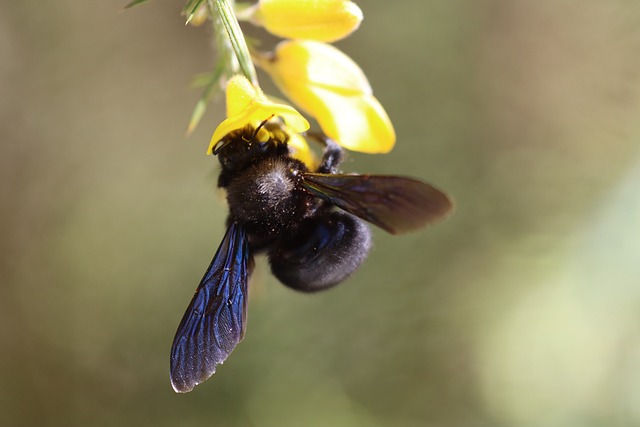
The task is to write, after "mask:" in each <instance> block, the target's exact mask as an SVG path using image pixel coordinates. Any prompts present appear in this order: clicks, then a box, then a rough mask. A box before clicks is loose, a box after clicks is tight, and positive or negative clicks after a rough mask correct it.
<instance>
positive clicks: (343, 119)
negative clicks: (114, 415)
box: [293, 87, 396, 154]
mask: <svg viewBox="0 0 640 427" xmlns="http://www.w3.org/2000/svg"><path fill="white" fill-rule="evenodd" d="M293 89H294V90H295V88H293ZM307 89H308V88H307ZM296 92H297V93H298V94H302V93H304V96H303V97H299V101H300V102H299V104H298V105H299V106H300V108H302V109H303V110H306V111H309V112H310V113H311V114H312V115H313V116H314V117H315V118H316V120H317V121H318V124H319V125H320V127H321V128H322V131H323V132H324V133H325V134H326V135H327V136H328V137H329V138H331V139H333V140H335V141H336V142H338V144H340V145H341V146H343V147H344V148H347V149H349V150H352V151H359V152H361V153H369V154H376V153H388V152H389V151H391V149H392V148H393V146H394V144H395V140H396V134H395V131H394V129H393V125H392V124H391V120H389V116H387V113H386V112H385V110H384V108H382V105H380V103H379V102H378V100H377V99H376V98H375V97H374V96H373V95H354V96H344V95H342V94H337V93H335V92H333V91H330V90H326V89H324V88H320V87H316V88H313V90H311V91H309V90H304V88H299V90H297V91H296Z"/></svg>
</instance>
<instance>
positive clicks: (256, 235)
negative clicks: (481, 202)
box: [171, 119, 452, 393]
mask: <svg viewBox="0 0 640 427" xmlns="http://www.w3.org/2000/svg"><path fill="white" fill-rule="evenodd" d="M261 128H264V129H262V135H268V138H265V137H263V138H262V139H267V140H266V141H260V140H259V138H258V135H259V131H260V130H261ZM265 130H266V131H267V132H264V131H265ZM307 137H309V138H311V139H314V140H316V141H317V142H320V143H321V144H323V145H324V154H323V156H322V160H321V162H320V166H319V167H318V168H317V169H316V170H313V171H310V170H309V169H308V167H307V165H305V163H303V162H301V161H299V160H297V159H295V158H293V157H292V156H291V155H290V151H289V150H290V149H289V147H288V145H287V141H288V136H287V133H286V132H285V131H284V130H283V128H282V123H281V122H278V121H277V120H275V119H273V120H266V121H265V122H263V123H262V124H261V125H260V126H259V127H258V128H255V129H254V128H253V127H251V126H249V125H248V126H246V127H245V128H243V129H240V130H237V131H234V132H231V133H230V134H228V135H227V136H226V137H224V138H223V139H222V140H221V141H219V142H218V144H217V145H216V147H215V150H214V154H216V155H217V156H218V159H219V161H220V164H221V172H220V177H219V180H218V186H219V187H221V188H223V189H225V190H226V193H227V200H228V203H229V210H230V212H229V217H228V220H227V225H228V228H227V232H226V234H225V236H224V238H223V239H222V243H221V244H220V247H219V248H218V251H217V252H216V254H215V255H214V257H213V260H212V261H211V265H209V268H207V271H206V273H205V274H204V277H203V278H202V281H201V282H200V285H199V286H198V288H197V290H196V293H195V295H194V297H193V299H192V300H191V303H190V304H189V307H188V308H187V311H186V313H185V314H184V317H183V318H182V321H181V322H180V326H179V327H178V331H177V332H176V336H175V338H174V340H173V346H172V348H171V384H172V385H173V388H174V390H175V391H176V392H180V393H184V392H188V391H191V390H192V389H193V388H194V387H195V386H196V385H198V384H200V383H202V382H203V381H205V380H206V379H207V378H209V377H210V376H211V375H212V374H213V373H214V372H215V369H216V365H218V364H221V363H222V362H224V360H225V359H226V358H227V356H229V354H230V353H231V351H232V350H233V349H234V347H235V346H236V345H237V344H238V343H239V342H240V341H241V340H242V338H243V337H244V333H245V326H246V317H247V282H248V279H249V276H250V275H251V271H252V269H253V255H255V254H257V253H260V252H264V253H266V254H267V256H268V259H269V263H270V265H271V271H272V272H273V274H274V276H275V277H276V278H278V280H279V281H280V282H282V283H283V284H284V285H286V286H288V287H290V288H292V289H295V290H298V291H302V292H316V291H320V290H323V289H327V288H330V287H332V286H334V285H336V284H338V283H340V282H341V281H343V280H345V279H346V278H347V277H348V276H349V275H351V274H352V273H353V272H354V271H355V270H356V269H357V268H358V267H359V266H360V264H361V263H362V262H363V261H364V259H365V258H366V257H367V254H368V251H369V249H370V247H371V232H370V231H369V227H368V226H367V224H366V223H365V222H364V221H363V220H366V221H368V222H370V223H372V224H374V225H377V226H378V227H381V228H383V229H384V230H386V231H388V232H390V233H392V234H396V233H403V232H407V231H411V230H414V229H417V228H419V227H422V226H424V225H426V224H429V223H431V222H434V221H436V220H438V219H441V218H443V217H444V216H446V215H447V214H448V213H449V212H450V211H451V210H452V203H451V201H450V200H449V198H448V197H447V196H446V195H445V194H444V193H442V192H440V191H439V190H437V189H435V188H433V187H432V186H430V185H428V184H425V183H422V182H420V181H416V180H414V179H411V178H404V177H398V176H377V175H351V174H342V173H340V172H339V170H338V166H339V165H340V162H341V161H342V159H343V156H344V154H343V150H342V148H340V147H339V146H338V145H337V144H336V143H335V142H333V141H332V140H330V139H328V138H326V137H324V136H323V135H307Z"/></svg>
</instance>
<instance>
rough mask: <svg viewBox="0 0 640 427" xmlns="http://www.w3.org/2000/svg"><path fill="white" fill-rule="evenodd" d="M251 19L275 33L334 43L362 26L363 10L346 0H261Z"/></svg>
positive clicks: (281, 35) (291, 37) (293, 37)
mask: <svg viewBox="0 0 640 427" xmlns="http://www.w3.org/2000/svg"><path fill="white" fill-rule="evenodd" d="M251 21H252V22H253V23H254V24H256V25H260V26H263V27H264V28H265V29H266V30H267V31H269V32H270V33H272V34H275V35H276V36H280V37H284V38H290V39H309V40H318V41H324V42H333V41H336V40H340V39H342V38H344V37H347V36H348V35H349V34H351V33H352V32H354V31H355V30H356V29H357V28H358V27H359V26H360V22H361V21H362V11H361V10H360V8H359V7H358V6H357V5H356V4H355V3H353V2H350V1H344V0H260V2H258V4H257V5H256V7H255V8H254V9H253V15H252V17H251Z"/></svg>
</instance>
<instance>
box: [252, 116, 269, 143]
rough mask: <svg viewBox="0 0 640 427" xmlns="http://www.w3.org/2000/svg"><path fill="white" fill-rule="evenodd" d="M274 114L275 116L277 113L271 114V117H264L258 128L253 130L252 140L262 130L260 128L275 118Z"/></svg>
mask: <svg viewBox="0 0 640 427" xmlns="http://www.w3.org/2000/svg"><path fill="white" fill-rule="evenodd" d="M273 116H275V114H272V115H270V116H269V117H267V118H266V119H264V120H263V121H262V123H260V125H259V126H258V127H257V128H256V130H254V131H253V135H251V140H252V141H253V140H255V139H256V137H257V136H258V132H260V129H262V128H263V127H264V125H266V124H267V122H268V121H269V120H271V119H273Z"/></svg>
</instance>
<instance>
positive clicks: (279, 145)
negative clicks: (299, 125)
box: [213, 116, 289, 171]
mask: <svg viewBox="0 0 640 427" xmlns="http://www.w3.org/2000/svg"><path fill="white" fill-rule="evenodd" d="M272 119H273V116H271V117H269V118H268V119H266V120H264V121H263V122H261V123H260V124H259V125H258V126H253V125H251V124H247V125H245V127H243V128H242V129H237V130H235V131H232V132H230V133H228V134H227V135H226V136H225V137H224V138H222V139H221V140H220V141H218V143H217V144H216V145H215V147H214V149H213V154H214V155H217V156H218V160H219V161H220V164H221V165H222V169H223V170H225V171H241V170H243V169H245V168H246V167H248V166H250V165H252V164H254V163H255V162H256V161H258V160H261V159H264V158H266V157H271V156H277V155H283V154H286V153H287V150H288V149H287V140H288V138H289V137H288V135H287V133H286V132H285V131H284V130H283V128H282V122H281V121H280V120H272Z"/></svg>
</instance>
